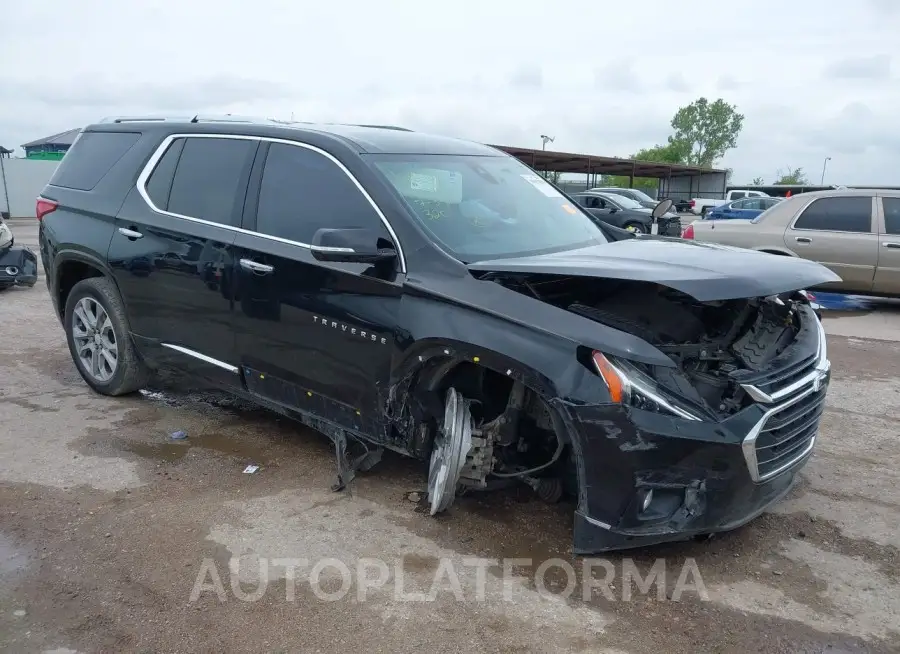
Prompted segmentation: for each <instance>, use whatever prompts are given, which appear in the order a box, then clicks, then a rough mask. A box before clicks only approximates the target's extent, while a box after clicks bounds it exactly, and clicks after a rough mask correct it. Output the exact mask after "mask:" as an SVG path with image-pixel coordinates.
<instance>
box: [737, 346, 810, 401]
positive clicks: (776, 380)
mask: <svg viewBox="0 0 900 654" xmlns="http://www.w3.org/2000/svg"><path fill="white" fill-rule="evenodd" d="M818 362H819V359H818V353H815V352H814V353H813V354H811V355H810V356H808V357H806V358H805V359H802V360H801V361H798V362H796V363H794V364H792V365H790V366H787V367H785V368H781V369H780V370H778V371H775V372H773V373H772V374H769V375H766V376H765V377H762V378H761V379H759V380H758V381H756V382H755V383H754V384H753V385H754V386H755V387H756V388H758V389H759V390H760V391H762V392H763V393H766V394H768V395H772V394H774V393H776V392H778V391H779V390H781V389H782V388H786V387H788V386H790V385H791V384H793V383H795V382H797V381H799V380H800V379H803V377H805V376H806V375H808V374H809V373H810V372H812V370H813V369H814V368H815V367H816V364H817V363H818Z"/></svg>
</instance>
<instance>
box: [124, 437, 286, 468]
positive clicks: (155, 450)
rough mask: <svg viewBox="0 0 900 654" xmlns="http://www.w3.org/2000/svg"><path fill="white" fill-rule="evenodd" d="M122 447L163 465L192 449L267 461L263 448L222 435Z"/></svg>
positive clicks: (257, 461)
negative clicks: (197, 448) (196, 448)
mask: <svg viewBox="0 0 900 654" xmlns="http://www.w3.org/2000/svg"><path fill="white" fill-rule="evenodd" d="M122 447H123V449H125V450H126V451H128V452H131V453H132V454H136V455H138V456H140V457H142V458H145V459H153V460H154V461H161V462H163V463H176V462H178V461H180V460H181V459H183V458H184V456H185V455H186V454H187V453H188V451H189V450H190V449H191V448H192V447H200V448H204V449H207V450H214V451H216V452H220V453H222V454H227V455H230V456H235V457H238V458H240V459H242V460H246V461H252V462H253V463H257V464H265V463H267V462H268V460H269V458H270V457H269V456H267V454H266V451H265V448H264V447H260V446H258V445H255V444H253V443H248V442H247V441H242V440H238V439H235V438H231V437H229V436H225V435H223V434H202V435H200V436H195V437H189V438H187V439H185V440H183V441H165V442H161V443H146V442H142V441H123V442H122Z"/></svg>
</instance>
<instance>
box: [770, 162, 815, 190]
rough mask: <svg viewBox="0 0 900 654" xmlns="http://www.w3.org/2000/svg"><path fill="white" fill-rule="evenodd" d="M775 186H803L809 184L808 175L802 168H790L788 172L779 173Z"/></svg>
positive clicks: (780, 171)
mask: <svg viewBox="0 0 900 654" xmlns="http://www.w3.org/2000/svg"><path fill="white" fill-rule="evenodd" d="M775 184H776V185H778V186H785V185H789V184H796V185H798V186H801V185H803V184H809V179H807V177H806V173H804V172H803V169H802V168H791V167H790V166H788V167H787V169H786V170H783V171H782V170H779V171H778V181H776V182H775Z"/></svg>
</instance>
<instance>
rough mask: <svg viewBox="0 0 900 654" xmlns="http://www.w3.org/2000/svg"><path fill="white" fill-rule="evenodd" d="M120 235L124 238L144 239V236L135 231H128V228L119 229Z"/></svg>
mask: <svg viewBox="0 0 900 654" xmlns="http://www.w3.org/2000/svg"><path fill="white" fill-rule="evenodd" d="M119 233H120V234H121V235H122V236H126V237H128V238H143V236H144V235H143V234H141V233H140V232H139V231H137V230H134V229H128V228H127V227H119Z"/></svg>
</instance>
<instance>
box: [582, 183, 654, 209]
mask: <svg viewBox="0 0 900 654" xmlns="http://www.w3.org/2000/svg"><path fill="white" fill-rule="evenodd" d="M590 190H591V191H599V192H600V193H615V194H616V195H621V196H624V197H626V198H628V199H629V200H633V201H635V202H637V203H638V204H639V205H641V206H642V207H644V208H645V209H651V210H652V209H653V208H655V207H656V205H658V204H659V200H654V199H653V198H651V197H650V196H649V195H647V194H646V193H644V192H643V191H642V190H640V189H636V188H620V187H618V186H598V187H596V188H592V189H590Z"/></svg>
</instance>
